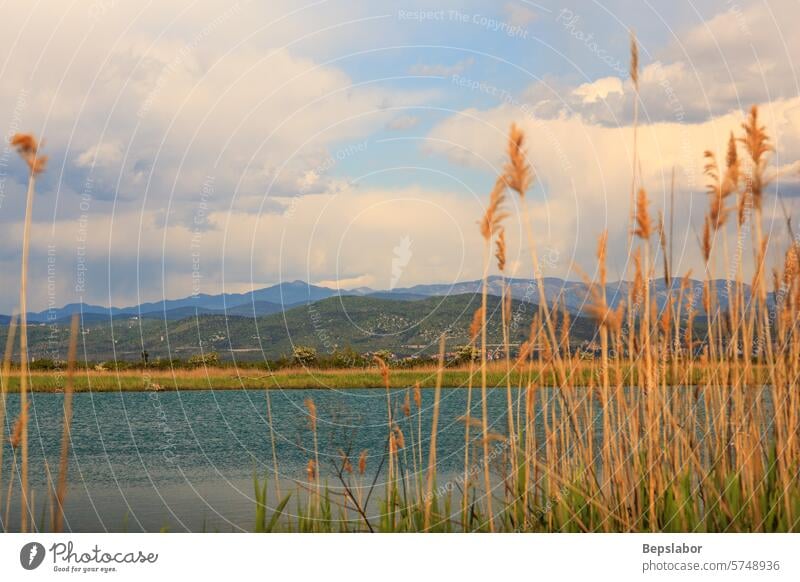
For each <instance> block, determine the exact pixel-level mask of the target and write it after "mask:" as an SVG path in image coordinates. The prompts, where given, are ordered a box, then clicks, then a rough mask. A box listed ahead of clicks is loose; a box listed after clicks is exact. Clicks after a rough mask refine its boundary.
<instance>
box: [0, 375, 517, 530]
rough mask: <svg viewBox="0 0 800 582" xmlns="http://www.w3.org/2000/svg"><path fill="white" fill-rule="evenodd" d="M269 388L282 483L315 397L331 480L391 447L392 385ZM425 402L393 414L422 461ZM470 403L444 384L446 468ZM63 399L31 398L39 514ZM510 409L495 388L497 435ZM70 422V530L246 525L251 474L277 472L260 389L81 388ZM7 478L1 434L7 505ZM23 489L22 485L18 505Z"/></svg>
mask: <svg viewBox="0 0 800 582" xmlns="http://www.w3.org/2000/svg"><path fill="white" fill-rule="evenodd" d="M270 394H271V405H272V416H273V421H274V431H275V437H276V440H275V442H276V449H277V458H278V470H279V474H280V476H281V481H282V484H283V487H284V490H286V487H287V486H290V487H291V486H293V483H292V482H293V480H301V481H302V480H305V479H306V466H307V463H308V461H309V459H311V458H313V455H314V452H313V447H314V445H313V439H312V434H311V431H310V428H309V418H308V413H307V409H306V407H305V406H304V400H305V399H306V398H313V400H314V402H315V404H316V406H317V414H318V417H319V419H318V441H319V454H320V467H321V471H320V474H321V476H322V478H323V480H326V479H327V480H328V481H329V482H330V483H331V484H335V483H336V477H335V474H334V472H333V468H332V462H334V461H338V460H339V458H340V451H341V450H342V449H344V450H349V451H351V457H352V460H353V465H355V464H356V460H357V458H358V455H359V454H360V452H361V451H362V450H364V449H366V450H367V451H368V457H367V466H368V468H367V474H368V476H369V477H370V478H372V477H373V476H374V475H375V471H376V470H377V469H378V467H379V465H380V463H381V459H382V458H383V456H384V453H385V447H386V435H387V402H386V391H385V390H383V389H358V390H350V391H322V390H287V391H278V390H275V391H272V392H271V393H270ZM515 395H516V392H515ZM422 397H423V398H422V407H421V409H420V411H417V410H416V409H415V407H414V404H413V399H412V404H411V416H410V417H409V418H406V417H405V416H404V415H403V413H402V411H401V406H402V401H403V399H404V398H405V391H402V390H394V391H392V401H393V408H395V412H394V415H395V418H396V419H398V420H399V421H400V426H401V428H402V430H403V432H404V434H405V440H406V444H407V445H410V444H411V438H412V437H411V430H412V429H411V427H412V426H413V427H414V431H415V434H416V430H417V426H418V425H417V423H418V421H419V420H420V419H421V421H422V441H423V450H424V451H425V454H426V457H425V462H427V451H428V441H429V439H430V421H431V408H432V404H433V390H423V391H422ZM466 398H467V391H466V390H462V389H452V390H448V389H445V390H443V391H442V403H441V412H440V418H439V430H438V437H437V438H438V447H437V448H438V470H439V471H440V472H441V473H442V474H447V473H454V472H457V471H461V470H463V459H464V457H463V455H464V424H463V422H461V421H459V417H461V416H463V415H464V413H465V408H466ZM62 406H63V395H62V394H41V393H40V394H34V395H32V402H31V426H30V437H29V439H30V440H29V449H30V460H31V469H30V479H31V487H32V488H33V489H34V490H35V491H36V494H35V495H36V498H35V510H34V511H35V513H36V519H37V520H40V516H41V510H42V508H43V507H44V503H43V501H44V500H45V499H46V491H47V481H46V475H47V469H46V467H49V468H50V471H51V473H52V474H53V475H54V477H53V478H55V474H56V473H57V471H58V461H59V450H60V442H61V430H62ZM472 410H473V412H472V414H473V415H477V416H479V415H480V399H479V392H478V391H476V392H475V393H473V407H472ZM18 411H19V398H18V395H16V394H12V395H9V396H8V416H9V418H10V420H9V422H11V423H13V419H14V418H15V417H16V415H17V413H18ZM505 411H506V394H505V390H504V389H497V390H490V391H489V416H490V419H491V425H492V430H494V431H496V432H499V433H503V434H505V433H506V432H507V429H506V427H507V420H506V416H505ZM72 427H73V428H72V447H71V458H70V468H69V471H70V474H69V484H70V485H69V491H68V497H67V502H66V505H65V513H66V527H67V528H68V529H70V530H72V531H153V530H159V529H161V528H162V527H168V528H169V529H170V530H172V531H201V530H208V531H216V530H219V531H231V530H233V531H238V530H240V529H245V530H251V529H252V527H253V518H254V503H255V502H254V498H253V497H254V495H253V475H254V473H255V474H257V475H259V476H260V477H261V478H263V477H264V476H265V475H269V476H272V475H273V474H274V472H273V471H274V467H273V463H272V450H271V445H270V438H269V430H270V429H269V423H268V422H267V409H266V396H265V393H264V392H263V391H233V390H224V391H211V390H208V391H185V392H124V393H114V392H103V393H96V394H92V393H81V394H76V395H75V400H74V420H73V425H72ZM472 432H473V433H475V432H476V431H475V430H474V429H473V431H472ZM409 466H411V461H410V460H409ZM12 474H14V465H13V458H12V451H11V449H10V447H9V446H8V442H7V439H6V444H5V445H4V455H3V475H2V477H3V480H2V487H3V491H2V500H3V501H2V503H3V505H5V497H6V487H7V483H8V476H9V475H12ZM378 483H379V484H380V483H381V479H380V477H379V480H378ZM379 491H380V490H379ZM17 492H18V487H17V488H16V491H15V496H14V504H13V505H14V506H16V504H17V503H18V499H17V495H16V493H17ZM291 505H292V504H290V506H291ZM18 520H19V511H18V510H16V511H12V512H11V520H10V523H9V524H8V525H9V528H10V529H12V530H13V529H14V528H15V527H18Z"/></svg>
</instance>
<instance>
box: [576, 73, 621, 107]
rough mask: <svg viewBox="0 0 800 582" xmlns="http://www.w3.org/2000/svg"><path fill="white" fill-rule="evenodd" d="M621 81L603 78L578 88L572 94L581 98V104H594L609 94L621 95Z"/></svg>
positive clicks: (616, 78) (617, 78)
mask: <svg viewBox="0 0 800 582" xmlns="http://www.w3.org/2000/svg"><path fill="white" fill-rule="evenodd" d="M622 92H623V86H622V80H621V79H620V78H619V77H603V78H602V79H597V81H594V82H592V83H584V84H583V85H580V86H578V87H577V88H576V89H575V90H574V91H573V92H572V93H573V95H576V96H578V97H580V98H581V100H582V101H583V103H596V102H597V101H599V100H601V99H606V98H607V97H608V96H609V94H611V93H618V94H620V95H621V94H622Z"/></svg>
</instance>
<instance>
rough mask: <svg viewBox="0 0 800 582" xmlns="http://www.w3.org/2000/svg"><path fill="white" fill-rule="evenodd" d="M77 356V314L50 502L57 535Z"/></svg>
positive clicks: (60, 524) (61, 516)
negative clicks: (54, 483) (57, 462)
mask: <svg viewBox="0 0 800 582" xmlns="http://www.w3.org/2000/svg"><path fill="white" fill-rule="evenodd" d="M77 354H78V314H77V313H76V314H73V316H72V322H71V324H70V329H69V351H68V353H67V383H66V386H65V387H64V425H63V427H62V431H61V458H60V460H59V464H58V484H57V486H56V492H55V497H54V498H53V499H52V500H51V507H52V508H53V519H52V526H51V529H52V531H53V532H55V533H58V532H60V531H61V529H62V527H63V525H64V497H65V496H66V494H67V472H68V471H69V445H70V442H71V441H72V393H73V378H74V375H75V362H76V359H77Z"/></svg>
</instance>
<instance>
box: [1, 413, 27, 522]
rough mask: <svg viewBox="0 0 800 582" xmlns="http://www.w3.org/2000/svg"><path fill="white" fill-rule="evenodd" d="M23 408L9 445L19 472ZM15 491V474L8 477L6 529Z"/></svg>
mask: <svg viewBox="0 0 800 582" xmlns="http://www.w3.org/2000/svg"><path fill="white" fill-rule="evenodd" d="M22 418H23V414H22V410H20V413H19V415H18V416H17V419H16V420H15V421H14V427H13V428H12V429H11V436H10V438H9V443H8V444H9V445H11V451H12V454H13V457H12V463H11V466H12V467H13V468H14V469H16V470H17V474H19V467H18V466H17V450H18V449H19V445H20V442H21V441H22ZM13 491H14V476H13V475H12V476H11V477H10V478H9V479H8V492H7V493H6V509H5V511H4V512H3V519H4V526H5V531H8V529H9V528H8V525H9V523H10V517H9V516H10V515H11V494H12V493H13Z"/></svg>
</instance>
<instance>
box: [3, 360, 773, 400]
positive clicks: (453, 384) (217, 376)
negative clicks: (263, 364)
mask: <svg viewBox="0 0 800 582" xmlns="http://www.w3.org/2000/svg"><path fill="white" fill-rule="evenodd" d="M571 370H572V372H571V376H572V379H573V381H574V383H575V385H584V386H588V385H591V384H592V381H591V380H592V377H594V379H595V380H596V378H597V375H598V373H599V370H598V368H597V365H596V363H591V362H580V363H576V365H575V366H573V367H572V368H571ZM755 371H756V372H762V373H763V370H760V369H758V370H755ZM709 373H710V374H714V373H715V369H714V367H713V366H708V367H706V368H701V367H699V366H697V367H696V368H695V370H694V374H693V378H692V380H691V381H690V382H688V383H687V382H686V380H687V377H686V375H685V374H684V375H682V376H681V377H680V378H679V379H678V380H679V381H678V382H671V381H669V379H668V382H667V384H669V385H676V384H680V385H698V384H703V383H704V381H705V380H704V379H705V377H706V375H707V374H709ZM762 373H756V374H755V379H756V380H758V381H759V382H760V379H761V378H762ZM469 375H470V372H469V368H468V367H462V368H452V369H447V370H445V371H444V372H443V377H442V386H443V387H446V388H466V387H467V386H468V384H469ZM472 375H473V378H472V380H473V385H479V383H480V373H479V370H477V369H474V370H473V372H472ZM623 376H624V382H625V383H626V384H628V383H632V384H634V385H635V384H636V373H635V371H634V373H633V374H632V375H631V374H630V373H629V372H628V371H624V372H623ZM30 379H31V383H30V388H31V390H32V391H34V392H60V391H61V390H63V388H64V386H65V385H66V374H65V373H63V372H61V371H46V372H44V371H36V372H31V373H30ZM529 380H530V381H532V383H533V385H535V386H557V385H558V379H557V378H556V376H555V375H554V374H553V373H552V372H551V371H549V370H548V371H545V372H544V373H542V372H541V370H540V369H539V367H538V366H536V367H535V368H534V369H533V370H530V371H529V370H527V369H526V370H512V372H511V386H512V387H516V386H519V385H520V383H522V385H527V383H528V381H529ZM416 383H419V385H420V387H421V388H433V387H434V386H435V385H436V370H435V368H433V367H424V368H412V369H397V370H392V373H391V375H390V379H389V385H390V387H391V388H407V387H411V386H414V385H415V384H416ZM595 385H596V384H595ZM383 386H384V379H383V378H382V377H381V373H380V371H379V370H378V369H372V368H370V369H363V368H356V369H335V370H331V369H328V370H321V369H311V368H309V369H303V368H293V369H284V370H278V371H275V372H268V371H265V370H259V369H253V368H239V369H236V368H231V367H227V368H226V367H221V368H205V369H203V368H200V369H195V370H183V369H175V370H125V371H120V372H115V371H110V370H107V371H97V370H86V371H81V372H77V373H76V374H75V378H74V390H75V391H76V392H114V391H121V392H139V391H142V392H144V391H153V390H164V391H170V390H178V391H183V390H212V389H213V390H264V389H267V388H270V389H277V390H300V389H317V390H343V389H358V388H377V387H383ZM487 386H488V387H491V388H495V387H505V386H506V371H505V366H503V365H496V366H490V367H489V369H488V370H487ZM19 387H20V382H19V372H18V371H16V372H12V373H11V374H10V375H9V378H8V386H7V391H8V393H18V392H19Z"/></svg>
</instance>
